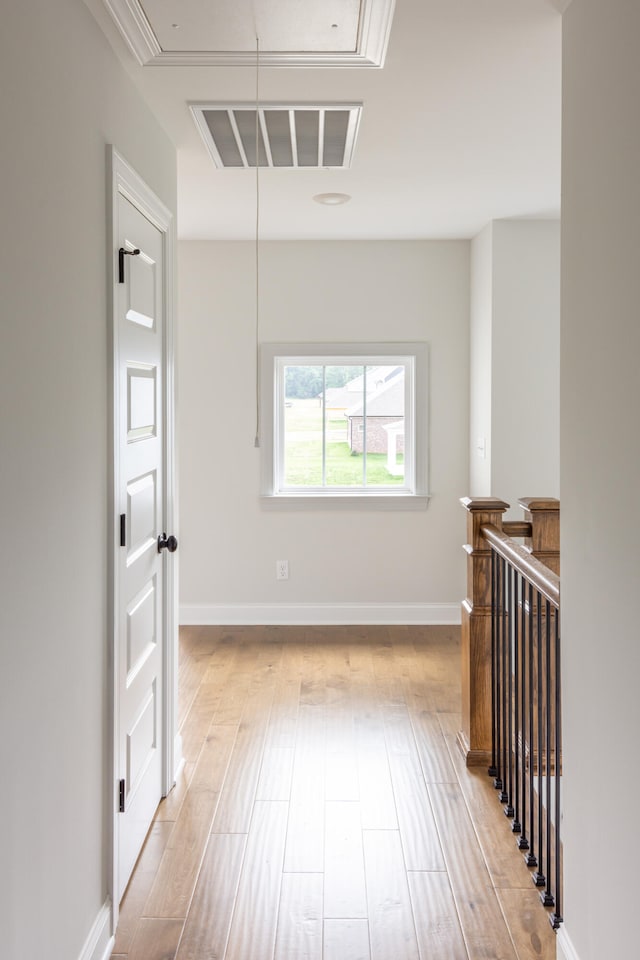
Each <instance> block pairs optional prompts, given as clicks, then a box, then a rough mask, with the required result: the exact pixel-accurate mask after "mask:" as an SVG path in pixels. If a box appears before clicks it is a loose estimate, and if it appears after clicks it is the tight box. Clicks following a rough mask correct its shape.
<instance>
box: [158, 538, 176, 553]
mask: <svg viewBox="0 0 640 960" xmlns="http://www.w3.org/2000/svg"><path fill="white" fill-rule="evenodd" d="M177 549H178V541H177V540H176V538H175V537H174V536H173V534H171V536H170V537H168V536H167V535H166V533H163V534H161V535H160V536H159V537H158V553H162V551H163V550H168V551H169V553H175V552H176V550H177Z"/></svg>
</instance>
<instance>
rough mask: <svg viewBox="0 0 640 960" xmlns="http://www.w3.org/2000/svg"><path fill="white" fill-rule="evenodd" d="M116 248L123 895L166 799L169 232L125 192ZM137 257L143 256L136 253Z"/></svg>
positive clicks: (120, 204) (120, 885)
mask: <svg viewBox="0 0 640 960" xmlns="http://www.w3.org/2000/svg"><path fill="white" fill-rule="evenodd" d="M118 228H119V230H118V237H117V238H116V239H117V244H118V248H120V247H123V248H124V249H125V250H126V251H128V255H126V256H124V258H123V259H124V283H122V284H118V287H117V296H118V310H117V315H118V316H117V323H118V331H117V341H116V342H117V351H116V352H117V356H116V357H115V363H116V369H117V372H118V376H117V385H118V386H117V390H118V397H117V398H116V409H117V410H118V411H119V415H118V423H117V426H116V446H117V456H118V462H119V477H118V481H117V486H118V489H117V490H116V504H117V509H118V510H119V512H120V513H121V514H122V513H124V514H125V516H126V520H125V545H124V547H120V548H119V553H118V557H119V562H118V565H117V577H118V583H117V590H116V596H117V597H118V603H117V611H116V620H117V623H116V643H117V646H118V651H117V652H118V656H117V662H118V704H119V709H118V714H119V715H118V722H117V727H118V731H119V732H118V747H117V750H118V757H119V761H118V762H119V768H120V773H119V776H120V779H121V780H124V781H125V784H124V812H121V814H120V820H119V824H118V836H119V841H118V854H119V856H118V862H119V877H118V889H119V892H120V894H122V893H123V892H124V890H125V887H126V885H127V882H128V880H129V877H130V875H131V871H132V869H133V866H134V864H135V861H136V859H137V857H138V854H139V852H140V849H141V847H142V844H143V842H144V838H145V836H146V834H147V831H148V829H149V826H150V824H151V820H152V818H153V815H154V813H155V810H156V808H157V805H158V803H159V801H160V799H161V796H162V754H163V751H162V747H163V744H162V742H161V736H162V729H163V725H162V709H163V704H162V692H163V689H164V677H163V671H164V663H163V643H162V635H163V621H162V616H163V590H164V575H163V569H164V568H163V563H164V558H163V556H162V555H160V554H159V553H158V547H157V538H158V535H159V534H160V533H162V531H163V524H162V520H163V484H164V469H165V463H164V446H163V444H164V437H163V422H162V416H163V410H164V396H163V389H164V384H163V363H164V343H163V299H162V298H163V276H162V271H163V265H162V264H163V243H164V241H163V235H162V233H161V231H160V230H159V229H158V228H157V227H155V226H154V225H153V224H152V223H151V222H150V221H149V220H148V219H147V218H146V217H145V216H144V215H143V214H142V213H141V212H140V211H139V210H138V209H137V208H136V207H134V206H133V204H131V203H130V202H129V201H128V200H127V199H126V198H125V197H123V196H122V195H120V196H119V198H118ZM136 251H139V252H136Z"/></svg>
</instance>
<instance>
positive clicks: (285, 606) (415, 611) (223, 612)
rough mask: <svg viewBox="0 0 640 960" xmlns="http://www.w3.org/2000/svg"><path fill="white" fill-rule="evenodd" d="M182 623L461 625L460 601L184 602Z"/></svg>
mask: <svg viewBox="0 0 640 960" xmlns="http://www.w3.org/2000/svg"><path fill="white" fill-rule="evenodd" d="M180 623H181V624H182V625H185V626H186V625H190V626H191V625H193V626H212V625H218V626H240V625H243V626H244V625H246V626H250V625H263V624H264V625H276V626H284V625H292V626H298V625H299V626H313V625H315V624H336V625H338V624H339V625H351V624H353V625H356V626H357V625H360V624H367V623H372V624H410V623H416V624H433V625H436V624H447V625H448V624H459V623H460V604H459V603H326V604H314V603H219V604H184V605H182V606H181V607H180Z"/></svg>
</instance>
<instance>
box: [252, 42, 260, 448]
mask: <svg viewBox="0 0 640 960" xmlns="http://www.w3.org/2000/svg"><path fill="white" fill-rule="evenodd" d="M259 105H260V40H259V39H258V34H257V31H256V251H255V253H256V329H255V340H256V342H255V348H256V355H255V364H256V435H255V439H254V441H253V445H254V447H259V446H260V155H259V127H260V120H259V114H258V111H259Z"/></svg>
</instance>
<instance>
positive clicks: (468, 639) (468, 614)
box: [458, 497, 509, 767]
mask: <svg viewBox="0 0 640 960" xmlns="http://www.w3.org/2000/svg"><path fill="white" fill-rule="evenodd" d="M460 502H461V503H462V506H463V507H464V508H465V510H466V511H467V539H468V543H466V544H465V546H464V549H465V552H466V554H467V597H466V599H465V600H463V602H462V632H461V644H462V650H461V652H462V730H461V731H460V733H459V734H458V746H459V747H460V749H461V750H462V753H463V754H464V756H465V759H466V762H467V766H469V767H471V766H478V765H485V766H488V765H489V764H490V762H491V728H492V721H491V549H490V547H489V545H488V544H487V543H486V541H485V540H484V538H483V537H482V535H481V533H480V528H481V527H482V526H483V524H485V523H491V524H493V525H494V526H496V527H498V528H499V529H502V515H503V514H504V512H505V510H507V509H508V508H509V504H508V503H505V502H504V500H499V499H498V498H497V497H463V498H462V499H461V501H460Z"/></svg>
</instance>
